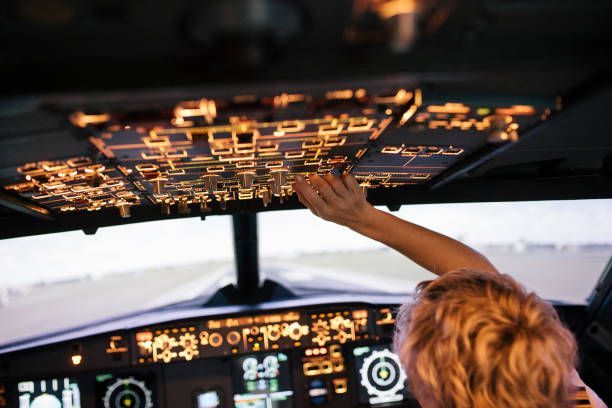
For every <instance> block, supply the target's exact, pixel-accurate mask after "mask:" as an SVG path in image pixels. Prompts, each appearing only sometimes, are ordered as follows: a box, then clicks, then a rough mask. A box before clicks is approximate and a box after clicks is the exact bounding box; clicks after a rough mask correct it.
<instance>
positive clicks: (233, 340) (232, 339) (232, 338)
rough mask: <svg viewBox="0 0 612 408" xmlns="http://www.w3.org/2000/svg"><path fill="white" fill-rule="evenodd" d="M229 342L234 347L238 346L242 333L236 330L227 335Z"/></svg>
mask: <svg viewBox="0 0 612 408" xmlns="http://www.w3.org/2000/svg"><path fill="white" fill-rule="evenodd" d="M227 342H228V343H229V344H231V345H232V346H233V345H235V344H238V342H240V333H238V332H237V331H235V330H233V331H231V332H229V333H227Z"/></svg>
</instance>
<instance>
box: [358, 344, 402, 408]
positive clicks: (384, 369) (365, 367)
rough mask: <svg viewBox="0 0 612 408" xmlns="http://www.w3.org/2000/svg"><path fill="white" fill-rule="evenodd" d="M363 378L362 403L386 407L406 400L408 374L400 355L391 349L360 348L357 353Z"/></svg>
mask: <svg viewBox="0 0 612 408" xmlns="http://www.w3.org/2000/svg"><path fill="white" fill-rule="evenodd" d="M353 355H354V356H355V367H356V368H357V373H358V375H359V402H360V403H362V404H371V405H378V404H386V403H390V402H397V401H402V400H403V399H404V392H405V388H406V374H405V373H404V369H403V368H402V365H401V363H400V359H399V357H398V356H397V354H394V353H393V352H392V351H391V350H390V349H389V347H386V346H376V347H368V346H365V347H357V348H355V349H354V350H353Z"/></svg>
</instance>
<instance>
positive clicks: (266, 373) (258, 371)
mask: <svg viewBox="0 0 612 408" xmlns="http://www.w3.org/2000/svg"><path fill="white" fill-rule="evenodd" d="M232 377H233V378H234V406H235V408H291V407H293V388H292V386H291V369H290V365H289V359H288V357H287V355H286V354H283V353H269V354H260V355H253V356H245V357H241V358H238V359H236V360H234V361H233V362H232Z"/></svg>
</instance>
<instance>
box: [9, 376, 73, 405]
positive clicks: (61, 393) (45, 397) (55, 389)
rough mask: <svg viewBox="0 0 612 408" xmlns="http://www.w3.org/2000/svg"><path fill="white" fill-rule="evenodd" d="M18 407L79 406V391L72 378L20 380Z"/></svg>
mask: <svg viewBox="0 0 612 408" xmlns="http://www.w3.org/2000/svg"><path fill="white" fill-rule="evenodd" d="M17 391H18V393H19V408H81V391H80V389H79V384H78V383H77V382H76V380H74V379H73V378H54V379H47V380H38V381H22V382H20V383H18V384H17Z"/></svg>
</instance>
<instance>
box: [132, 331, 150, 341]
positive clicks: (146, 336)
mask: <svg viewBox="0 0 612 408" xmlns="http://www.w3.org/2000/svg"><path fill="white" fill-rule="evenodd" d="M150 340H153V333H151V332H140V333H136V341H150Z"/></svg>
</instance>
